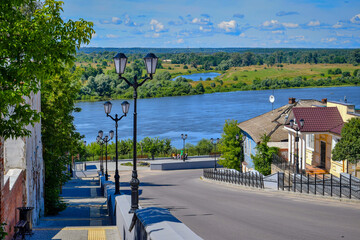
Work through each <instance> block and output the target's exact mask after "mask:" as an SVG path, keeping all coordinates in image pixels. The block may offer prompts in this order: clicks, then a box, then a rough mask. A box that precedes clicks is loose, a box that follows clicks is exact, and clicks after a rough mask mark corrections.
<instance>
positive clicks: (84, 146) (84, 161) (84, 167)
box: [84, 141, 86, 171]
mask: <svg viewBox="0 0 360 240" xmlns="http://www.w3.org/2000/svg"><path fill="white" fill-rule="evenodd" d="M84 147H85V151H86V141H84ZM85 156H86V155H85ZM84 171H86V157H85V159H84Z"/></svg>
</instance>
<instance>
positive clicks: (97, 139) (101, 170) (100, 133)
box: [96, 130, 104, 175]
mask: <svg viewBox="0 0 360 240" xmlns="http://www.w3.org/2000/svg"><path fill="white" fill-rule="evenodd" d="M103 135H104V132H103V131H102V130H100V131H99V132H98V136H97V137H96V142H97V143H98V144H99V145H100V155H101V159H100V172H101V175H104V166H103V145H104V141H103V138H102V137H103Z"/></svg>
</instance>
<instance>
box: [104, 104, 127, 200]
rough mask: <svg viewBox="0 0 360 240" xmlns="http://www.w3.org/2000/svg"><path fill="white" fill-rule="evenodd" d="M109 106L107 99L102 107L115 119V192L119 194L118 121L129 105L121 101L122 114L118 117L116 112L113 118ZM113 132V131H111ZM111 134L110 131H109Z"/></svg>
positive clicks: (108, 115) (107, 114) (110, 105)
mask: <svg viewBox="0 0 360 240" xmlns="http://www.w3.org/2000/svg"><path fill="white" fill-rule="evenodd" d="M111 107H112V104H111V102H109V101H107V102H106V103H104V109H105V113H106V116H107V117H110V118H111V119H112V120H113V121H115V132H116V134H115V149H116V151H115V152H116V157H115V160H116V169H115V194H120V176H119V169H118V159H119V155H118V122H119V121H120V120H121V119H122V118H123V117H125V116H126V114H127V113H128V112H129V107H130V104H129V103H128V102H127V101H124V102H122V103H121V108H122V111H123V113H124V115H122V116H121V117H120V118H119V117H118V115H117V114H115V118H114V117H112V116H111V115H110V113H111ZM112 134H114V133H112ZM110 135H111V133H110Z"/></svg>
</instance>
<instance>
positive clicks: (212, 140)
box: [210, 138, 220, 171]
mask: <svg viewBox="0 0 360 240" xmlns="http://www.w3.org/2000/svg"><path fill="white" fill-rule="evenodd" d="M210 142H211V143H212V144H213V145H214V146H215V163H214V169H215V171H217V169H216V145H217V144H218V143H219V142H220V139H219V138H217V139H216V140H215V139H213V138H211V139H210Z"/></svg>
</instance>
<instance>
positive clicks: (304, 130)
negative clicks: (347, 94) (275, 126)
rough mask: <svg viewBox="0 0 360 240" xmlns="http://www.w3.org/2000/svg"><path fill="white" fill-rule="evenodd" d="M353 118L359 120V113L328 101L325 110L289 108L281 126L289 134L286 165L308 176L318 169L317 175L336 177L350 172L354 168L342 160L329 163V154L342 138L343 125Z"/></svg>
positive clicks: (349, 106) (345, 105)
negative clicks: (324, 174)
mask: <svg viewBox="0 0 360 240" xmlns="http://www.w3.org/2000/svg"><path fill="white" fill-rule="evenodd" d="M352 117H360V114H359V111H358V110H355V106H354V105H351V104H347V103H339V102H330V101H329V102H327V105H326V106H314V107H294V108H292V110H291V111H290V112H289V115H288V117H287V120H286V123H285V126H284V129H285V130H287V131H288V160H289V162H291V163H293V164H296V166H297V168H298V169H299V170H303V171H307V172H312V171H314V169H318V170H319V171H318V172H317V173H332V174H334V175H337V176H339V175H340V173H341V172H350V168H351V169H354V168H353V167H349V166H348V164H347V163H346V161H345V160H344V161H343V162H342V163H341V162H335V161H332V153H331V151H332V149H333V148H334V147H335V145H336V143H337V142H338V141H339V139H340V138H341V129H342V127H343V125H344V123H345V122H346V121H347V120H349V119H350V118H352ZM297 156H298V157H297ZM355 167H356V166H355ZM354 171H355V169H354ZM359 171H360V169H359ZM355 173H356V172H355Z"/></svg>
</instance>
